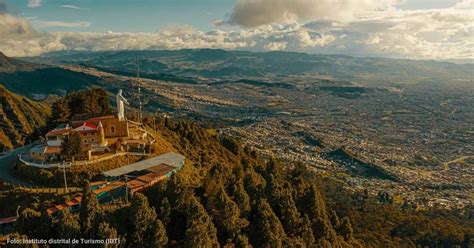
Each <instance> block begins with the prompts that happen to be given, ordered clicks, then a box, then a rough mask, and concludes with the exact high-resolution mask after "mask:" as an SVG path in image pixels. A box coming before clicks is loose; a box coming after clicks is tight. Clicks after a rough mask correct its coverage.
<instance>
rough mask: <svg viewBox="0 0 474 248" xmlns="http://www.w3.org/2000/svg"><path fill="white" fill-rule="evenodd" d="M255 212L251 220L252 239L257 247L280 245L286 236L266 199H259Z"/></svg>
mask: <svg viewBox="0 0 474 248" xmlns="http://www.w3.org/2000/svg"><path fill="white" fill-rule="evenodd" d="M255 211H256V214H255V216H254V218H252V220H253V221H254V223H253V224H254V226H253V232H252V233H253V235H254V236H253V238H252V239H253V240H254V242H255V244H256V245H257V246H258V247H282V245H283V241H284V239H285V238H286V235H285V231H284V230H283V226H282V225H281V222H280V220H279V219H278V217H277V216H276V215H275V213H274V212H273V210H272V208H271V207H270V204H268V202H267V200H265V199H260V200H259V202H258V204H257V205H256V209H255Z"/></svg>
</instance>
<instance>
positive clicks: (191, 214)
mask: <svg viewBox="0 0 474 248" xmlns="http://www.w3.org/2000/svg"><path fill="white" fill-rule="evenodd" d="M187 201H188V202H187V207H186V215H187V220H186V234H185V246H186V247H219V242H218V241H217V230H216V228H215V227H214V224H213V223H212V220H211V217H209V215H208V214H207V212H206V210H205V209H204V207H203V206H202V204H201V203H200V202H199V200H198V199H197V198H196V197H195V196H194V195H191V196H190V197H189V198H188V199H187Z"/></svg>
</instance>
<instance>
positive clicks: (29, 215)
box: [16, 208, 42, 238]
mask: <svg viewBox="0 0 474 248" xmlns="http://www.w3.org/2000/svg"><path fill="white" fill-rule="evenodd" d="M41 225H42V223H41V213H40V212H37V211H35V210H33V209H31V208H26V209H24V210H23V211H21V213H20V215H19V216H18V220H17V222H16V227H17V230H18V231H19V232H20V233H21V234H26V235H27V236H29V237H38V238H39V235H38V234H40V232H41Z"/></svg>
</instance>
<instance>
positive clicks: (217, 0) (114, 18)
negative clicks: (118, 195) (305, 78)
mask: <svg viewBox="0 0 474 248" xmlns="http://www.w3.org/2000/svg"><path fill="white" fill-rule="evenodd" d="M182 48H220V49H227V50H248V51H259V52H260V51H297V52H305V53H321V54H345V55H351V56H377V57H390V58H407V59H433V60H452V61H460V62H472V61H474V0H458V1H456V0H438V1H428V0H340V1H334V0H291V1H290V0H235V1H233V0H200V1H197V0H176V1H168V0H158V1H152V0H139V1H127V0H114V1H112V0H101V1H92V0H84V1H70V0H22V1H13V0H0V51H2V52H4V53H5V54H6V55H8V56H17V57H22V56H37V55H41V54H44V53H47V52H54V51H68V50H80V51H106V50H146V49H151V50H162V49H182Z"/></svg>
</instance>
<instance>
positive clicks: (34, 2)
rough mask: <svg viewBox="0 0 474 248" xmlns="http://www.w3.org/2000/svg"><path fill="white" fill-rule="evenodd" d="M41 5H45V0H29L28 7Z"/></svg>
mask: <svg viewBox="0 0 474 248" xmlns="http://www.w3.org/2000/svg"><path fill="white" fill-rule="evenodd" d="M41 5H43V1H42V0H28V5H27V6H28V7H29V8H38V7H41Z"/></svg>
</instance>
